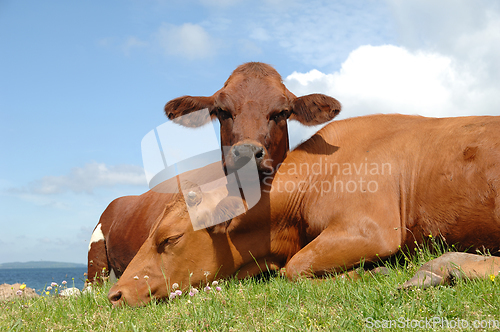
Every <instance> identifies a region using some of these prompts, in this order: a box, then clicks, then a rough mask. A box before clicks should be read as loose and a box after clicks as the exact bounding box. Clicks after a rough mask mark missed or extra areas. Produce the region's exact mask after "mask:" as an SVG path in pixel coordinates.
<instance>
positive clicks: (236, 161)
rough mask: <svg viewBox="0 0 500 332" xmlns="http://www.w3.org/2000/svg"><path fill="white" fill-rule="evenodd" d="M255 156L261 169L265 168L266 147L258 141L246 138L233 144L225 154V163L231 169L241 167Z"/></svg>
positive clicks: (258, 167)
mask: <svg viewBox="0 0 500 332" xmlns="http://www.w3.org/2000/svg"><path fill="white" fill-rule="evenodd" d="M252 157H254V158H255V162H256V163H257V169H258V170H259V171H262V170H264V168H265V167H264V166H265V163H264V160H265V159H266V157H267V150H266V148H265V147H264V146H263V145H262V144H260V143H258V142H256V141H250V140H245V141H242V142H240V143H237V144H235V145H233V146H232V147H231V148H230V149H229V151H228V152H227V153H226V154H225V162H226V163H225V164H226V167H227V168H228V169H229V170H233V169H239V168H241V167H243V166H245V165H246V164H247V163H248V162H249V161H250V159H251V158H252Z"/></svg>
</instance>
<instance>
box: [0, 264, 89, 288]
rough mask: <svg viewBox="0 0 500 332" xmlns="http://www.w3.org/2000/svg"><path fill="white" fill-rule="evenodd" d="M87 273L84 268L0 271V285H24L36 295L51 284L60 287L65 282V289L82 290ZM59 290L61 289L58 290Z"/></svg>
mask: <svg viewBox="0 0 500 332" xmlns="http://www.w3.org/2000/svg"><path fill="white" fill-rule="evenodd" d="M86 272H87V268H86V267H70V268H48V269H0V285H1V284H15V283H20V284H23V283H24V284H26V286H27V287H30V288H33V289H35V290H36V291H37V293H39V292H41V291H42V290H45V289H46V288H47V287H48V286H50V284H51V283H52V282H55V283H57V284H58V285H59V286H62V282H63V281H66V287H67V288H70V287H76V288H78V289H80V290H81V289H83V286H84V284H85V279H86V276H84V273H86ZM60 289H61V288H60Z"/></svg>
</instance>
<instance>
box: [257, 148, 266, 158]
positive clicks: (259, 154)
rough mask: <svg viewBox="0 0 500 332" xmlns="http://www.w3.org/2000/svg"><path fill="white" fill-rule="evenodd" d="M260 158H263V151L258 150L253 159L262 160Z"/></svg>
mask: <svg viewBox="0 0 500 332" xmlns="http://www.w3.org/2000/svg"><path fill="white" fill-rule="evenodd" d="M262 157H264V149H260V150H259V151H258V152H257V153H256V154H255V158H256V159H262Z"/></svg>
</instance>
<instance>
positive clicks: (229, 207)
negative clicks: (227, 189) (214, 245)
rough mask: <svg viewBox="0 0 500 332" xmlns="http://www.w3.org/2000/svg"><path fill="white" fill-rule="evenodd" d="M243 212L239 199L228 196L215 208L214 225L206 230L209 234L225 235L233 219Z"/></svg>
mask: <svg viewBox="0 0 500 332" xmlns="http://www.w3.org/2000/svg"><path fill="white" fill-rule="evenodd" d="M244 212H245V211H244V208H243V210H242V205H241V198H240V197H235V196H228V197H226V198H224V199H222V200H221V201H220V202H219V203H218V204H217V206H216V207H215V210H214V214H213V217H214V219H213V220H214V222H215V225H214V226H211V227H208V228H207V229H208V231H209V232H211V233H225V232H226V230H227V228H228V227H229V224H230V223H231V221H232V220H233V218H234V217H237V216H239V215H240V214H242V213H244Z"/></svg>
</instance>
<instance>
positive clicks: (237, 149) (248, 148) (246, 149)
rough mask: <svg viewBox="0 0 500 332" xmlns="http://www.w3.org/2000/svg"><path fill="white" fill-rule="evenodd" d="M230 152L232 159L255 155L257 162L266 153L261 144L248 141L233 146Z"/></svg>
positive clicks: (236, 159)
mask: <svg viewBox="0 0 500 332" xmlns="http://www.w3.org/2000/svg"><path fill="white" fill-rule="evenodd" d="M232 153H233V158H234V161H238V160H239V159H241V158H248V159H250V158H252V157H255V160H256V161H257V162H260V161H261V160H262V159H263V158H264V156H265V155H266V152H265V151H264V147H263V146H258V145H254V144H248V143H246V144H240V145H236V146H234V147H233V151H232Z"/></svg>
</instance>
